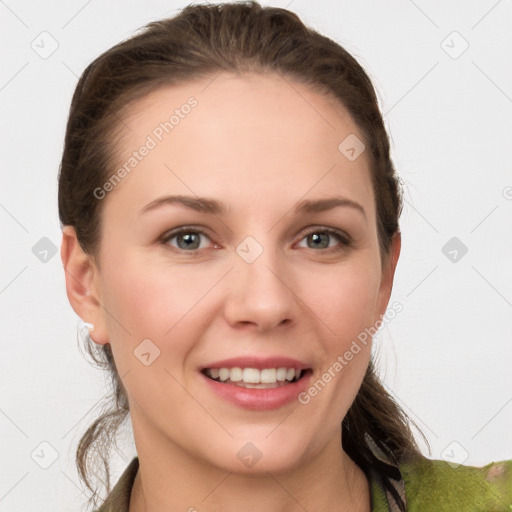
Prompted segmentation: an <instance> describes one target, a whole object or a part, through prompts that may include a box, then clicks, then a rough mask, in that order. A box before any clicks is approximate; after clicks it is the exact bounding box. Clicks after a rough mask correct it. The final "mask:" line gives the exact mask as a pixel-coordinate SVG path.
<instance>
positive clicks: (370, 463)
mask: <svg viewBox="0 0 512 512" xmlns="http://www.w3.org/2000/svg"><path fill="white" fill-rule="evenodd" d="M222 71H229V72H234V73H239V74H242V73H269V72H270V73H279V74H280V75H281V76H282V77H283V78H285V77H286V79H288V78H289V79H291V80H295V81H297V82H300V83H303V84H306V85H308V86H310V87H311V88H312V89H314V90H316V91H318V92H320V93H323V94H326V95H329V96H331V97H334V98H336V99H337V100H338V101H339V102H340V103H341V104H342V105H343V107H345V109H347V111H348V112H349V113H350V115H351V117H352V118H353V120H354V121H355V123H356V124H357V126H358V128H359V129H360V131H361V133H362V135H363V137H364V144H365V146H366V151H368V153H369V155H370V161H371V179H372V184H373V190H374V194H375V200H376V215H377V218H376V222H377V228H378V237H379V248H380V253H381V258H382V261H383V262H385V261H387V260H388V258H389V255H390V248H391V244H392V240H393V237H394V236H395V235H396V234H398V233H399V225H398V219H399V217H400V213H401V210H402V193H401V188H400V182H399V178H398V177H397V175H396V172H395V169H394V165H393V163H392V161H391V158H390V150H389V140H388V135H387V133H386V129H385V127H384V123H383V119H382V115H381V113H380V110H379V106H378V101H377V97H376V94H375V91H374V88H373V85H372V83H371V80H370V78H369V77H368V75H367V74H366V72H365V71H364V69H363V68H362V67H361V65H360V64H359V63H358V62H357V61H356V60H355V59H354V58H353V57H352V56H351V55H350V54H349V53H348V52H347V51H346V50H345V49H344V48H343V47H341V46H340V45H339V44H338V43H336V42H334V41H332V40H331V39H329V38H327V37H325V36H322V35H320V34H319V33H317V32H316V31H314V30H312V29H310V28H308V27H306V26H305V25H304V24H303V23H302V21H301V20H300V19H299V18H298V16H297V15H296V14H294V13H293V12H290V11H288V10H285V9H281V8H273V7H262V6H261V5H260V4H258V3H257V2H244V3H241V2H239V3H233V4H228V3H225V4H216V5H212V4H208V5H193V4H191V5H189V6H187V7H186V8H184V9H183V10H182V11H181V12H180V13H179V14H178V15H177V16H175V17H173V18H170V19H164V20H161V21H155V22H152V23H150V24H148V25H147V26H146V27H144V29H143V30H142V31H141V32H140V33H138V34H137V35H135V36H133V37H131V38H130V39H128V40H126V41H123V42H121V43H119V44H117V45H116V46H114V47H112V48H111V49H109V50H108V51H106V52H105V53H103V54H102V55H100V56H99V57H98V58H97V59H95V60H94V61H93V62H92V63H91V64H90V65H89V66H88V67H87V68H86V69H85V71H84V72H83V74H82V76H81V77H80V79H79V82H78V84H77V86H76V90H75V93H74V95H73V99H72V103H71V108H70V113H69V119H68V123H67V129H66V136H65V145H64V151H63V156H62V162H61V167H60V174H59V194H58V201H59V216H60V220H61V223H62V225H71V226H74V228H75V230H76V233H77V237H78V241H79V243H80V245H81V247H82V249H83V250H84V251H85V252H86V253H88V254H89V255H91V256H92V257H93V258H94V256H95V255H96V254H97V249H98V246H99V243H100V239H101V233H100V226H101V223H100V214H101V205H102V202H101V201H100V200H98V199H96V198H95V196H94V193H93V191H94V190H95V189H96V188H97V187H101V185H102V184H103V183H105V181H106V180H107V179H108V176H109V175H111V174H112V171H113V168H114V167H113V166H114V165H115V162H114V161H113V156H112V155H113V154H114V149H115V134H118V133H120V132H121V131H122V128H123V127H122V124H123V122H122V119H121V116H120V114H121V113H122V112H124V109H125V108H127V106H129V105H132V104H133V103H134V102H135V101H137V99H139V98H142V97H143V96H144V95H146V94H148V93H149V92H152V91H154V90H155V89H157V88H159V87H162V86H165V85H172V84H182V83H184V82H186V81H192V80H195V79H199V78H206V77H212V78H213V77H215V76H216V75H217V74H218V73H220V72H222ZM340 142H341V141H340ZM93 345H94V344H93V343H91V340H90V339H88V340H87V343H86V348H87V350H88V352H89V354H90V355H91V356H92V357H93V359H94V361H95V362H96V363H97V364H98V365H100V366H101V367H103V368H105V369H106V370H107V371H108V372H109V375H110V378H111V380H112V385H113V391H114V392H113V395H112V400H111V403H110V407H109V408H107V409H106V410H105V411H104V412H103V413H102V414H101V415H100V417H98V418H97V419H96V420H95V421H94V422H93V423H92V425H91V426H90V427H89V428H88V429H87V431H86V432H85V434H84V435H83V436H82V438H81V440H80V442H79V445H78V448H77V453H76V458H77V461H76V462H77V467H78V472H79V475H80V478H81V479H82V480H83V481H84V482H85V484H86V486H87V487H88V488H89V489H90V490H91V491H92V493H93V494H92V497H91V501H93V502H94V503H96V496H97V489H95V487H94V484H93V483H92V482H91V479H90V473H91V470H92V468H93V467H98V464H97V462H98V460H100V461H101V463H100V465H99V466H100V467H102V470H104V474H105V479H104V481H103V483H104V485H105V487H106V489H107V492H110V473H109V462H108V460H109V454H110V447H111V445H112V442H113V441H114V442H115V437H116V433H117V430H118V428H119V426H120V425H121V424H122V423H123V421H124V420H125V419H126V418H127V417H128V415H129V406H128V399H127V395H126V390H125V388H124V386H123V383H122V381H121V379H120V376H119V374H118V372H117V369H116V366H115V361H114V359H113V357H112V351H111V348H110V345H109V344H106V345H103V346H101V347H100V348H98V347H94V348H93ZM410 423H412V424H414V423H413V422H412V421H411V420H410V418H408V416H407V415H406V413H405V412H404V411H403V410H402V408H401V407H400V406H399V405H398V404H397V403H396V402H395V401H394V399H393V398H392V397H391V395H390V394H389V393H388V392H387V391H386V390H385V388H384V386H383V384H382V383H381V382H380V380H379V378H378V376H377V375H376V372H375V368H374V363H373V360H372V359H371V360H370V363H369V365H368V368H367V371H366V374H365V377H364V379H363V382H362V384H361V387H360V389H359V391H358V393H357V396H356V398H355V400H354V402H353V403H352V405H351V407H350V409H349V410H348V412H347V414H346V416H345V418H344V419H343V423H342V446H343V449H344V450H345V451H346V452H347V454H348V455H349V456H350V457H351V458H352V459H353V460H354V461H355V462H356V463H357V464H358V465H359V466H360V467H361V468H362V469H363V470H365V472H367V471H369V469H370V468H373V470H376V471H377V472H378V474H379V476H380V477H381V478H382V481H383V483H384V485H385V486H386V488H387V489H388V491H389V493H391V494H392V495H393V496H394V497H395V499H396V501H397V503H398V504H399V507H400V509H401V510H405V505H404V503H403V501H402V500H401V498H400V496H398V495H397V492H396V490H395V487H394V486H393V485H392V483H391V479H395V480H396V479H398V478H400V474H399V473H398V474H397V472H396V469H395V468H394V467H393V466H392V465H390V464H387V463H386V462H383V460H382V456H378V455H376V453H378V452H380V454H381V455H382V454H384V455H385V458H387V459H388V460H390V461H392V463H393V464H399V463H402V462H405V461H409V460H411V459H413V458H415V457H421V456H422V455H421V452H420V449H419V447H418V445H417V443H416V441H415V439H414V436H413V434H412V431H411V429H410V426H409V424H410ZM416 428H417V427H416ZM418 431H419V429H418ZM419 432H420V434H421V435H423V434H422V433H421V431H419ZM423 438H424V440H425V441H426V439H425V437H424V436H423ZM426 442H427V445H428V441H426ZM376 450H377V452H376ZM94 453H96V455H97V457H96V458H94V457H93V456H92V455H93V454H94ZM95 475H96V476H98V475H97V474H96V472H95Z"/></svg>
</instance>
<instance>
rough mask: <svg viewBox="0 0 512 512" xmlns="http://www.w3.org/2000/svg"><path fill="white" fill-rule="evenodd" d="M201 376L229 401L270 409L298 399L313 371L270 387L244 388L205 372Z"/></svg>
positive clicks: (254, 407) (259, 408) (214, 390)
mask: <svg viewBox="0 0 512 512" xmlns="http://www.w3.org/2000/svg"><path fill="white" fill-rule="evenodd" d="M201 377H202V378H203V379H205V380H206V382H207V384H208V385H209V386H210V389H211V390H212V391H213V392H214V393H216V394H217V395H218V396H220V397H221V398H224V399H225V400H227V401H228V402H231V403H233V404H235V405H237V406H239V407H243V408H244V409H252V410H256V411H269V410H272V409H279V408H280V407H283V406H284V405H286V404H288V403H290V402H292V401H294V400H297V401H298V399H297V396H298V395H299V394H300V393H302V392H303V391H305V390H306V388H307V386H308V382H309V380H310V378H311V371H309V370H308V372H307V373H306V374H305V375H304V376H303V377H302V378H301V379H299V380H298V381H297V382H292V383H290V384H285V385H284V386H280V387H278V388H268V389H254V388H243V387H241V386H236V385H234V384H224V383H222V382H218V381H216V380H212V379H210V378H208V377H207V376H206V375H204V374H203V373H201Z"/></svg>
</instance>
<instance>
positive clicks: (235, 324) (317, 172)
mask: <svg viewBox="0 0 512 512" xmlns="http://www.w3.org/2000/svg"><path fill="white" fill-rule="evenodd" d="M400 211H401V193H400V188H399V183H398V178H397V176H396V173H395V170H394V167H393V164H392V162H391V159H390V155H389V142H388V136H387V134H386V131H385V128H384V124H383V121H382V116H381V114H380V111H379V108H378V104H377V99H376V95H375V92H374V89H373V86H372V84H371V82H370V80H369V78H368V76H367V75H366V73H365V72H364V70H363V69H362V68H361V66H360V65H359V64H358V63H357V62H356V61H355V60H354V58H353V57H351V56H350V55H349V54H348V53H347V52H346V51H345V50H344V49H343V48H341V47H340V46H339V45H338V44H336V43H334V42H333V41H331V40H329V39H328V38H326V37H323V36H321V35H319V34H318V33H316V32H314V31H312V30H311V29H308V28H306V27H305V26H304V25H303V24H302V22H301V21H300V20H299V19H298V17H297V16H296V15H295V14H293V13H291V12H289V11H286V10H284V9H277V8H262V7H261V6H260V5H259V4H257V3H255V2H252V3H247V4H242V3H238V4H224V5H197V6H189V7H187V8H186V9H184V10H183V11H182V12H181V13H180V14H179V15H178V16H176V17H175V18H172V19H169V20H163V21H160V22H155V23H151V24H150V25H149V26H148V27H147V28H146V29H145V30H144V31H142V32H141V33H140V34H138V35H136V36H135V37H132V38H131V39H129V40H127V41H124V42H122V43H120V44H119V45H117V46H115V47H113V48H112V49H110V50H108V51H107V52H106V53H104V54H103V55H101V56H100V57H99V58H98V59H96V60H95V61H94V62H93V63H92V64H91V65H90V66H89V67H88V68H87V69H86V70H85V72H84V74H83V75H82V77H81V79H80V81H79V83H78V86H77V88H76V91H75V94H74V97H73V101H72V105H71V110H70V116H69V121H68V126H67V133H66V140H65V147H64V154H63V158H62V164H61V172H60V178H59V215H60V219H61V222H62V225H63V240H62V249H61V256H62V261H63V264H64V267H65V270H66V286H67V293H68V297H69V300H70V303H71V305H72V307H73V308H74V310H75V311H76V313H77V314H78V315H79V316H80V317H81V318H82V319H83V320H84V321H85V322H87V324H88V325H89V326H90V329H91V330H90V337H91V339H92V341H93V342H94V343H95V344H96V346H97V347H100V351H99V356H98V357H99V359H98V360H99V361H101V360H102V359H101V357H102V358H104V359H103V360H104V363H105V365H106V366H107V368H108V369H109V371H110V372H111V376H112V379H113V384H114V387H115V399H116V400H115V404H114V407H113V408H112V410H110V411H107V412H106V413H105V414H104V415H102V416H101V417H100V418H98V419H97V420H96V421H95V423H94V424H93V425H91V427H90V428H89V429H88V431H87V432H86V433H85V435H84V436H83V438H82V440H81V442H80V444H79V447H78V450H77V465H78V469H79V473H80V475H81V477H82V478H83V479H84V481H85V483H86V484H87V485H88V487H89V488H90V489H91V490H92V491H93V493H94V494H93V500H94V498H95V496H96V494H97V489H96V488H95V487H94V485H93V484H92V483H91V481H90V475H89V473H90V471H89V470H90V466H89V463H88V462H89V460H90V459H91V455H90V452H91V450H93V449H95V448H97V447H100V448H105V445H107V446H108V443H109V441H110V440H111V438H112V436H113V434H114V433H115V431H116V429H117V427H118V426H119V425H120V424H121V422H122V421H123V420H124V419H125V418H126V417H127V416H128V414H129V417H130V419H131V423H132V427H133V433H134V440H135V445H136V449H137V457H136V458H134V459H133V461H132V462H131V463H130V465H129V466H128V467H127V468H126V470H125V472H124V474H123V475H122V477H121V479H120V480H119V481H118V483H117V484H116V486H115V488H114V489H113V490H112V492H110V495H109V497H108V498H107V500H106V502H104V503H103V504H102V506H101V507H100V509H99V510H100V511H101V512H107V511H116V512H117V511H129V512H142V511H146V512H155V511H161V510H199V511H201V510H220V509H222V510H234V509H237V510H240V509H243V510H248V511H251V510H262V509H265V510H283V511H285V510H286V511H288V510H309V511H317V510H326V509H334V510H347V511H348V510H350V511H370V510H375V511H381V510H393V511H399V510H411V511H413V510H422V511H425V510H446V511H448V510H468V511H469V510H508V508H507V507H508V505H509V504H511V503H512V491H511V490H510V487H511V485H510V484H511V482H512V476H511V475H512V470H511V465H512V461H502V462H499V463H494V464H489V465H487V466H485V467H484V468H472V467H469V466H458V467H457V468H455V467H452V466H451V465H449V464H448V463H446V462H443V461H438V460H434V461H432V460H429V459H426V458H425V457H423V456H422V454H421V452H420V450H419V448H418V446H417V445H416V442H415V440H414V437H413V435H412V432H411V430H410V428H409V421H410V420H409V419H408V418H407V416H406V415H405V413H404V412H403V411H402V410H401V409H400V408H399V407H398V406H397V404H396V403H395V402H394V401H393V400H392V398H391V397H390V396H389V395H388V394H387V392H386V391H385V390H384V388H383V386H382V385H381V384H380V382H379V380H378V378H377V376H376V375H375V372H374V367H373V364H372V360H371V341H372V336H373V334H374V333H375V332H376V330H377V329H378V327H380V325H382V323H383V322H384V321H385V318H386V314H387V313H386V311H387V309H388V306H391V305H390V304H389V299H390V294H391V290H392V285H393V277H394V271H395V268H396V265H397V261H398V258H399V253H400V243H401V242H400V231H399V225H398V219H399V215H400ZM392 308H394V305H393V307H392ZM91 353H93V352H92V348H91ZM101 457H103V462H104V464H105V468H106V486H107V489H108V490H109V491H110V485H109V472H108V452H107V451H106V450H103V451H102V452H100V458H101ZM91 466H93V465H92V464H91ZM97 504H98V503H97V502H96V501H95V505H97Z"/></svg>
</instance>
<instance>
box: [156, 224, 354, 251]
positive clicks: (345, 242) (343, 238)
mask: <svg viewBox="0 0 512 512" xmlns="http://www.w3.org/2000/svg"><path fill="white" fill-rule="evenodd" d="M185 233H196V234H200V235H204V236H206V237H207V238H210V237H209V236H208V235H207V234H206V233H205V232H204V231H203V230H202V229H200V228H195V227H193V226H189V227H183V228H178V229H176V230H174V231H171V232H170V233H167V234H166V235H164V237H163V238H162V239H161V243H162V245H165V246H169V241H170V240H172V239H173V238H175V237H177V236H179V235H181V234H185ZM314 233H327V234H329V235H331V236H334V237H335V238H337V239H338V241H339V242H340V244H339V245H338V246H335V247H328V248H322V249H320V250H319V251H318V252H323V253H328V254H329V253H333V252H339V251H342V250H343V249H344V248H347V247H350V246H351V245H352V240H351V238H350V237H349V236H348V235H345V234H344V233H342V232H340V231H338V230H336V229H332V228H328V227H321V226H320V227H315V228H314V229H311V230H309V231H307V232H306V233H305V234H304V236H303V237H302V238H301V240H300V241H302V240H303V239H304V238H306V237H307V236H309V235H312V234H314ZM172 249H174V250H176V251H179V252H181V253H184V254H190V255H195V254H199V252H201V250H202V249H194V250H191V251H186V250H184V249H180V248H179V247H172ZM313 251H315V249H313ZM315 252H316V251H315Z"/></svg>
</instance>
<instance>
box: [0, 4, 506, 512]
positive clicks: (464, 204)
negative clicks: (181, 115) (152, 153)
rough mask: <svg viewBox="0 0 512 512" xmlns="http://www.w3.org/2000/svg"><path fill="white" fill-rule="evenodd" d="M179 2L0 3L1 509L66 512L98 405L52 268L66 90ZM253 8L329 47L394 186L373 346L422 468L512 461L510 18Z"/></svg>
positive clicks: (75, 506)
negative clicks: (377, 135)
mask: <svg viewBox="0 0 512 512" xmlns="http://www.w3.org/2000/svg"><path fill="white" fill-rule="evenodd" d="M187 3H188V2H182V1H179V2H177V1H152V2H147V1H125V0H123V1H121V0H117V1H108V2H100V1H99V0H89V1H75V0H72V1H69V0H68V1H63V0H62V1H59V2H49V1H47V2H37V1H26V0H23V1H18V2H14V0H3V1H0V20H1V21H0V23H1V30H0V44H1V45H2V48H3V52H2V55H1V60H2V66H1V74H0V109H1V114H0V115H1V117H0V119H1V135H0V151H1V153H0V154H1V161H2V166H1V183H2V186H1V188H0V222H1V226H2V250H1V251H0V253H1V254H0V256H1V274H0V308H1V309H0V311H1V318H2V355H1V359H0V361H1V363H0V364H1V371H0V379H1V385H2V393H1V399H0V439H2V465H1V469H0V509H2V510H12V511H17V510H23V511H24V512H30V511H36V510H37V511H38V512H46V511H54V510H66V511H79V510H82V509H83V502H84V499H85V498H84V496H83V495H82V491H81V486H80V484H79V483H78V476H77V473H76V470H75V467H74V451H75V449H76V445H77V443H78V440H79V438H80V436H81V434H82V433H83V431H84V430H85V428H86V427H87V426H88V425H89V424H90V423H91V422H92V421H93V419H94V418H95V417H96V415H97V414H98V412H99V409H98V408H99V406H100V404H101V399H102V397H103V395H104V394H105V393H106V392H107V391H108V390H107V388H106V384H105V380H104V377H103V375H102V374H101V373H100V372H99V371H98V370H95V369H94V368H93V367H91V366H90V365H89V363H88V362H87V361H86V359H85V358H84V357H83V355H82V353H81V352H80V350H79V348H78V344H77V320H78V317H77V316H76V315H75V313H74V312H73V310H72V309H71V307H70V306H69V303H68V301H67V297H66V293H65V286H64V272H63V269H62V264H61V261H60V255H59V253H58V251H57V252H55V250H57V249H60V226H59V222H58V215H57V173H58V165H59V160H60V157H61V150H62V143H63V136H64V129H65V123H66V120H67V112H68V109H69V103H70V100H71V95H72V93H73V90H74V87H75V85H76V82H77V78H78V76H79V75H80V74H81V73H82V71H83V69H84V68H85V67H86V65H87V64H89V63H90V62H91V61H92V60H93V59H94V58H95V57H97V56H98V55H99V54H100V53H101V52H103V51H104V50H106V49H107V48H109V47H110V46H112V45H113V44H115V43H117V42H119V41H120V40H122V39H124V38H126V37H129V36H130V35H132V34H133V32H134V31H135V30H136V29H137V28H139V27H141V26H143V25H144V24H146V23H147V22H149V21H151V20H154V19H158V18H162V17H168V16H172V15H174V14H175V13H176V12H177V10H179V9H181V8H183V7H184V6H185V5H187ZM262 3H263V5H273V6H279V7H288V8H289V9H290V10H292V11H294V12H296V13H297V14H298V15H299V16H300V17H301V18H302V19H303V21H304V22H305V23H306V24H309V25H310V26H312V27H314V28H316V29H317V30H319V31H320V32H322V33H323V34H325V35H327V36H329V37H331V38H332V39H334V40H336V41H337V42H339V43H341V44H342V45H343V46H345V48H346V49H347V50H348V51H350V52H351V53H352V54H353V55H354V56H355V57H356V58H357V59H358V60H359V62H360V63H361V64H362V65H363V67H364V68H365V69H366V71H367V72H368V73H369V74H370V76H371V78H372V80H373V82H374V85H375V87H376V88H377V91H378V95H379V99H380V104H381V108H382V111H383V113H384V116H385V121H386V125H387V127H388V129H389V131H390V135H391V142H392V156H393V159H394V162H395V165H396V168H397V169H398V172H399V174H400V176H401V178H402V179H403V181H404V187H405V191H404V192H405V206H404V211H403V214H402V218H401V229H402V237H403V242H402V254H401V258H400V261H399V264H398V269H397V274H396V279H395V286H394V290H393V295H392V297H391V301H390V304H392V303H393V302H396V301H398V302H400V303H401V304H402V306H403V311H402V312H400V313H399V314H398V315H397V316H396V318H395V319H394V320H393V321H392V322H390V323H389V324H388V325H386V327H384V329H383V330H382V331H381V333H380V334H379V335H378V337H377V339H376V340H375V344H374V347H375V348H374V349H375V351H376V352H377V353H378V362H379V369H380V371H381V375H382V377H383V379H384V382H385V385H386V386H387V387H388V388H389V389H390V390H391V391H392V393H393V395H394V396H395V397H396V400H397V401H398V403H399V404H400V405H402V406H403V407H404V409H405V410H406V411H407V412H408V413H409V414H410V416H411V417H412V419H414V420H415V421H416V422H417V424H418V426H419V427H420V428H421V429H422V430H423V432H424V433H425V435H426V436H427V438H428V439H429V442H430V444H431V447H432V453H431V454H430V457H431V458H437V459H440V458H442V459H445V460H447V461H450V462H451V463H452V464H457V463H464V464H469V465H483V464H486V463H489V462H491V461H493V460H502V459H506V458H512V443H511V436H510V432H511V431H512V429H511V424H512V386H511V383H512V382H511V381H512V378H511V372H510V367H511V363H512V354H511V352H512V344H511V343H510V342H511V334H512V315H511V313H512V311H511V309H512V269H511V257H510V256H511V254H512V229H510V220H511V216H512V175H511V172H510V170H511V168H512V166H511V161H512V155H511V139H510V134H511V127H512V116H511V113H512V75H511V73H510V69H511V55H512V52H511V49H512V32H511V31H510V30H509V28H510V24H511V21H512V2H511V1H510V0H501V1H496V0H490V1H479V2H475V1H466V0H464V1H463V0H460V1H451V2H443V3H440V2H434V1H419V0H416V1H414V2H413V1H412V0H409V1H406V0H403V1H388V2H380V1H378V0H373V1H355V0H353V1H345V2H339V1H335V0H321V1H317V2H311V1H309V2H308V1H306V0H292V1H290V0H285V1H278V0H276V1H275V2H262ZM454 237H455V239H454ZM447 244H448V245H447ZM52 248H53V250H54V251H53V252H52ZM45 251H46V252H45ZM465 251H467V252H465ZM130 435H131V433H130V431H129V429H128V431H127V432H126V436H125V437H124V438H122V439H121V444H120V446H121V449H120V451H119V452H116V453H114V454H113V470H114V479H115V480H117V477H118V476H119V474H120V472H121V471H122V470H123V469H124V467H125V466H126V464H127V463H128V461H129V460H130V459H131V458H132V456H133V455H134V453H135V452H134V446H133V443H132V441H131V438H130ZM422 446H424V445H423V444H422ZM424 453H425V454H426V455H428V452H427V451H426V448H425V450H424Z"/></svg>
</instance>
